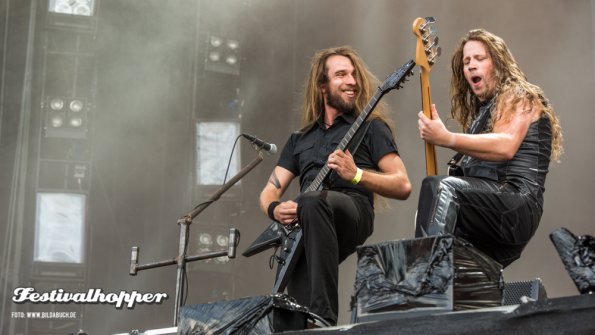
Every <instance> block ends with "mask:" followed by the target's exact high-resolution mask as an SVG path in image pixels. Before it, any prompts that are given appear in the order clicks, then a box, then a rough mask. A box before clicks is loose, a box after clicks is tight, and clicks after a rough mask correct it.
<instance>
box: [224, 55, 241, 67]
mask: <svg viewBox="0 0 595 335" xmlns="http://www.w3.org/2000/svg"><path fill="white" fill-rule="evenodd" d="M225 62H226V63H227V64H229V65H236V64H237V62H238V59H237V58H236V56H234V55H228V56H227V57H226V58H225Z"/></svg>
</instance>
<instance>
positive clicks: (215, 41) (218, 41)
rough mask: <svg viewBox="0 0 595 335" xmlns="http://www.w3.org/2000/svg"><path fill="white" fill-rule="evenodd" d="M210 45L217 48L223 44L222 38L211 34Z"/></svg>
mask: <svg viewBox="0 0 595 335" xmlns="http://www.w3.org/2000/svg"><path fill="white" fill-rule="evenodd" d="M210 40H211V46H213V47H215V48H218V47H220V46H221V44H223V40H222V39H221V38H220V37H217V36H211V39H210Z"/></svg>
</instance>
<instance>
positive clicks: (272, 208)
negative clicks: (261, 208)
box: [267, 201, 281, 221]
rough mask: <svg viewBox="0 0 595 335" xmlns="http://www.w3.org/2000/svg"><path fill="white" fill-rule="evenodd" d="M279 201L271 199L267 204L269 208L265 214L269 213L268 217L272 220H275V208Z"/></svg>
mask: <svg viewBox="0 0 595 335" xmlns="http://www.w3.org/2000/svg"><path fill="white" fill-rule="evenodd" d="M280 204H281V203H280V202H279V201H273V202H271V203H270V204H269V208H268V209H267V214H268V215H269V218H270V219H271V220H273V221H277V219H275V208H276V207H277V206H279V205H280Z"/></svg>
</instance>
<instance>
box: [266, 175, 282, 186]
mask: <svg viewBox="0 0 595 335" xmlns="http://www.w3.org/2000/svg"><path fill="white" fill-rule="evenodd" d="M269 183H271V184H273V186H275V188H276V189H280V188H281V182H280V181H279V178H277V174H276V173H275V171H273V173H271V176H270V177H269Z"/></svg>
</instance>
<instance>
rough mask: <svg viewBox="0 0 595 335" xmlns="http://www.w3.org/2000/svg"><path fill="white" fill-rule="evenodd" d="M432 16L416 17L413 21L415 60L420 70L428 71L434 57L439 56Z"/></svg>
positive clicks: (433, 61)
mask: <svg viewBox="0 0 595 335" xmlns="http://www.w3.org/2000/svg"><path fill="white" fill-rule="evenodd" d="M435 23H436V20H435V19H434V18H433V17H430V16H428V17H426V18H421V17H418V18H417V19H415V21H413V34H414V35H415V36H416V41H417V43H416V48H415V62H416V63H417V65H418V66H419V67H421V68H422V72H423V71H425V72H430V71H431V69H432V66H433V65H434V64H435V63H436V59H437V58H438V57H439V56H440V53H441V49H440V47H439V46H438V32H437V30H436V28H435V26H434V24H435Z"/></svg>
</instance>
